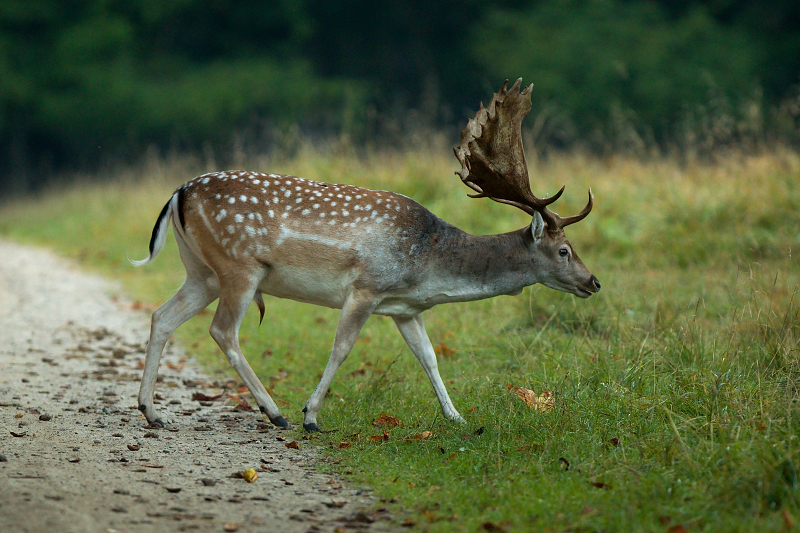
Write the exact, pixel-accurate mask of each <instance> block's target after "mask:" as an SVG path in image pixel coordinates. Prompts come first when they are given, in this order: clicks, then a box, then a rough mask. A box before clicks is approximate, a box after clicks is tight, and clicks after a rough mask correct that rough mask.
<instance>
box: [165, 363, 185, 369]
mask: <svg viewBox="0 0 800 533" xmlns="http://www.w3.org/2000/svg"><path fill="white" fill-rule="evenodd" d="M184 366H185V365H176V364H174V363H167V368H169V369H170V370H183V367H184Z"/></svg>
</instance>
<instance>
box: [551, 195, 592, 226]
mask: <svg viewBox="0 0 800 533" xmlns="http://www.w3.org/2000/svg"><path fill="white" fill-rule="evenodd" d="M562 190H563V187H562ZM593 205H594V194H592V189H589V201H588V202H587V204H586V207H584V208H583V210H582V211H581V212H580V213H578V214H577V215H573V216H571V217H564V218H560V217H559V225H560V226H561V227H562V228H563V227H564V226H569V225H570V224H574V223H576V222H580V221H581V220H583V219H584V218H586V215H588V214H589V213H591V212H592V206H593Z"/></svg>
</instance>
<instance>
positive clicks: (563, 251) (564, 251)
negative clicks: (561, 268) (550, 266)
mask: <svg viewBox="0 0 800 533" xmlns="http://www.w3.org/2000/svg"><path fill="white" fill-rule="evenodd" d="M558 254H559V255H560V256H561V257H567V256H568V255H569V250H567V249H566V248H561V249H560V250H559V251H558Z"/></svg>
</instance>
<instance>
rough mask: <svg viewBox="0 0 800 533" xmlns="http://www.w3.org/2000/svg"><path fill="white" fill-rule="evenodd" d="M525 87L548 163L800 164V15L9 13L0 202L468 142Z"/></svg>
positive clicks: (11, 8) (766, 6)
mask: <svg viewBox="0 0 800 533" xmlns="http://www.w3.org/2000/svg"><path fill="white" fill-rule="evenodd" d="M517 77H523V79H524V81H525V82H526V83H531V82H532V83H534V85H535V88H534V95H533V100H534V109H533V111H532V113H531V117H530V118H529V119H528V121H526V128H528V134H529V136H530V137H531V140H532V141H533V143H534V144H535V145H536V147H537V149H540V150H547V149H571V148H575V147H580V148H582V149H588V150H592V151H597V152H601V153H602V152H608V151H615V152H616V151H630V152H635V153H643V152H647V153H653V152H656V153H658V152H660V153H664V152H670V151H673V152H681V151H685V150H689V149H691V150H694V151H699V152H703V151H706V152H709V151H713V150H717V149H718V148H720V147H724V146H728V145H737V146H740V147H755V148H758V147H759V146H763V145H766V144H770V143H776V142H779V143H783V144H789V145H795V146H797V145H798V144H800V136H799V135H798V130H800V128H799V127H798V124H800V92H799V91H798V85H799V84H800V2H798V1H797V0H772V1H763V2H762V1H746V0H709V1H691V0H592V1H573V0H552V1H546V2H545V1H536V0H480V1H476V0H466V1H458V2H457V1H450V0H394V1H387V2H372V1H366V0H340V1H329V0H270V1H255V0H238V1H235V2H225V1H221V0H171V1H164V0H124V1H123V0H83V1H79V0H62V1H55V0H36V1H31V0H0V195H2V194H4V193H9V192H15V193H24V192H27V191H31V190H35V189H36V188H37V187H38V186H39V185H41V184H42V183H44V182H45V181H46V180H48V179H50V177H51V176H53V175H54V174H57V173H59V172H64V171H67V170H74V169H79V168H96V167H97V166H98V165H103V164H107V163H109V162H119V161H133V160H136V159H137V158H140V157H141V154H142V153H143V152H144V151H145V150H146V149H148V147H156V148H157V149H158V150H175V151H180V152H183V151H196V150H203V149H208V148H209V147H211V148H212V149H213V150H217V151H218V153H221V154H224V153H225V152H226V151H229V150H230V148H231V146H232V145H233V144H234V143H236V145H237V146H238V148H239V149H245V150H250V151H253V152H264V151H270V150H274V149H275V147H276V146H280V145H281V143H283V144H285V143H286V139H287V137H290V138H300V139H304V140H308V141H311V142H314V141H320V142H321V141H323V140H325V139H332V138H333V139H346V140H347V141H348V142H350V143H352V144H353V145H355V146H366V147H369V146H376V147H378V146H390V147H403V146H404V145H405V143H407V142H408V141H407V139H408V138H409V133H410V132H414V133H417V134H418V133H419V132H428V131H431V132H433V131H441V130H448V131H449V130H452V131H453V132H454V133H453V141H454V142H455V140H456V137H455V135H456V133H455V132H456V131H457V128H459V127H460V126H462V125H463V122H464V120H465V119H466V118H467V117H469V116H471V114H472V113H474V111H475V109H476V106H477V103H478V102H479V101H481V100H483V101H484V102H485V101H487V100H488V98H489V96H490V95H491V93H492V92H493V91H495V90H497V88H498V87H499V85H500V84H501V83H502V81H503V80H504V79H506V78H512V79H514V78H517ZM417 137H419V136H418V135H417ZM220 160H221V161H224V157H222V158H221V159H220Z"/></svg>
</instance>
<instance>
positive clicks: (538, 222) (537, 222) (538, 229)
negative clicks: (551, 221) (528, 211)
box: [531, 211, 545, 241]
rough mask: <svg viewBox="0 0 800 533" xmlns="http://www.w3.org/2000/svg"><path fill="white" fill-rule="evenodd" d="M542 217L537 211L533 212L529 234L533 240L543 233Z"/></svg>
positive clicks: (539, 237)
mask: <svg viewBox="0 0 800 533" xmlns="http://www.w3.org/2000/svg"><path fill="white" fill-rule="evenodd" d="M544 228H545V224H544V219H543V218H542V215H541V214H540V213H539V212H538V211H534V212H533V220H532V221H531V234H532V235H533V240H535V241H538V240H539V239H541V238H542V235H544Z"/></svg>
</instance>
